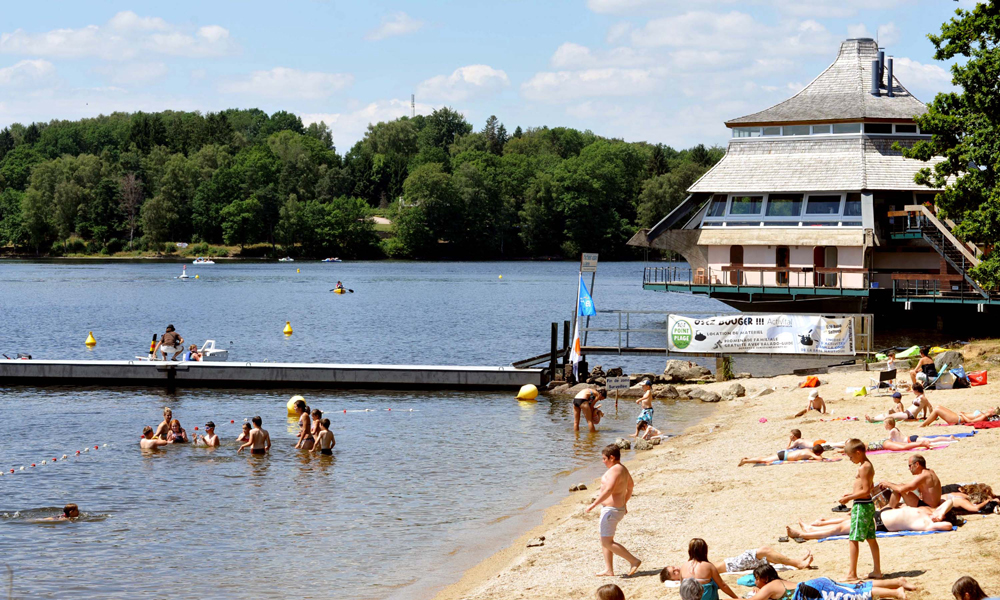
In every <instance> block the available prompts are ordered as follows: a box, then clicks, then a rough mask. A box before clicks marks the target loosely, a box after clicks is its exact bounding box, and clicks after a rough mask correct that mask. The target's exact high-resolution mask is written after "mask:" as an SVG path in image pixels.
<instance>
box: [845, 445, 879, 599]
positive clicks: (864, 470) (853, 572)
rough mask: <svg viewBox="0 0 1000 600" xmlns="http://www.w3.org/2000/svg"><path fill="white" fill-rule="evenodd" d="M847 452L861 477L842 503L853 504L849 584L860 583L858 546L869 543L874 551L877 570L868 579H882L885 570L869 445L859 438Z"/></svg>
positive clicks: (873, 560) (849, 537) (848, 446)
mask: <svg viewBox="0 0 1000 600" xmlns="http://www.w3.org/2000/svg"><path fill="white" fill-rule="evenodd" d="M844 452H845V453H846V454H847V456H848V457H850V459H851V462H852V463H854V464H856V465H859V466H858V474H857V476H856V477H855V478H854V486H853V488H852V490H851V493H850V494H845V495H844V496H842V497H841V498H840V500H839V502H840V503H841V504H847V503H848V502H849V501H851V500H853V501H854V505H853V506H852V507H851V532H850V535H849V536H848V537H847V539H848V545H849V548H850V570H849V571H848V573H847V581H857V580H858V553H859V552H860V550H859V544H858V542H860V541H862V540H865V541H867V542H868V547H869V548H871V551H872V563H874V569H873V570H872V572H871V574H870V575H868V579H881V578H882V568H881V565H880V564H879V548H878V540H877V539H875V503H874V502H873V501H872V490H874V489H875V467H874V466H873V465H872V462H871V461H870V460H868V455H867V454H866V453H865V444H864V442H862V441H861V440H859V439H857V438H852V439H850V440H847V443H846V444H844Z"/></svg>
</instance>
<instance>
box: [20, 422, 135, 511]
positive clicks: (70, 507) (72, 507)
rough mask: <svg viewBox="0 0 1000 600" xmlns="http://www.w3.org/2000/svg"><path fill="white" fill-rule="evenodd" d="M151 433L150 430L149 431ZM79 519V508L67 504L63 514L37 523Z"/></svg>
mask: <svg viewBox="0 0 1000 600" xmlns="http://www.w3.org/2000/svg"><path fill="white" fill-rule="evenodd" d="M150 431H152V429H150ZM79 518H80V507H79V506H77V505H75V504H67V505H66V506H64V507H63V514H61V515H58V516H55V517H45V518H44V519H38V520H39V521H72V520H73V519H79Z"/></svg>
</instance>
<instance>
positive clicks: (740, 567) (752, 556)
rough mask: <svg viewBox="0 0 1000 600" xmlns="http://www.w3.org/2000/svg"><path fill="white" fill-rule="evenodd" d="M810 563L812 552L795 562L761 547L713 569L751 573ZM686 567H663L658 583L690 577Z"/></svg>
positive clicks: (806, 566) (745, 552) (804, 567)
mask: <svg viewBox="0 0 1000 600" xmlns="http://www.w3.org/2000/svg"><path fill="white" fill-rule="evenodd" d="M812 561H813V555H812V552H806V555H805V556H803V557H802V558H800V559H798V560H796V559H794V558H788V557H787V556H785V555H784V554H781V553H779V552H778V551H776V550H775V549H774V548H771V547H769V546H761V547H760V548H751V549H749V550H744V551H743V552H741V553H740V554H738V555H736V556H732V557H730V558H727V559H726V560H723V561H720V562H717V563H713V564H715V568H716V569H718V570H719V572H720V573H739V572H740V571H753V570H754V569H756V568H757V567H759V566H760V565H767V564H771V565H788V566H790V567H794V568H796V569H808V568H809V566H810V565H812ZM686 567H687V565H686V564H684V565H681V566H679V567H675V566H673V565H667V566H665V567H663V570H661V571H660V583H662V582H664V581H680V580H681V579H684V578H685V577H691V573H690V572H685V569H686Z"/></svg>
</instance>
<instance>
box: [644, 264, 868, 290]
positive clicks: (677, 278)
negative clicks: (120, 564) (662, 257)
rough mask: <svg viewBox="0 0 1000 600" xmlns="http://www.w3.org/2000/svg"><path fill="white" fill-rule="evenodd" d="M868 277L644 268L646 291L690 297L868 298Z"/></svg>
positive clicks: (809, 270) (859, 272)
mask: <svg viewBox="0 0 1000 600" xmlns="http://www.w3.org/2000/svg"><path fill="white" fill-rule="evenodd" d="M870 285H871V283H870V273H869V271H868V269H865V268H849V267H844V268H838V267H748V266H742V265H732V266H726V267H721V268H719V269H712V268H707V269H693V270H692V269H690V268H688V267H646V268H645V269H643V275H642V287H643V289H646V290H657V291H665V292H688V293H693V294H707V295H709V296H712V295H716V294H750V295H754V294H774V295H782V296H792V297H796V296H868V288H869V286H870Z"/></svg>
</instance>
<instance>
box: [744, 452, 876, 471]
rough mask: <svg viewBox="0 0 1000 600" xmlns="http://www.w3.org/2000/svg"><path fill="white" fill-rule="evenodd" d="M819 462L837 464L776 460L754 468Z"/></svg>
mask: <svg viewBox="0 0 1000 600" xmlns="http://www.w3.org/2000/svg"><path fill="white" fill-rule="evenodd" d="M868 454H872V453H871V452H869V453H868ZM818 462H825V463H831V462H837V461H835V460H826V459H823V460H776V461H774V462H769V463H757V464H755V465H754V466H755V467H770V466H772V465H787V464H793V465H794V464H805V463H818Z"/></svg>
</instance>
